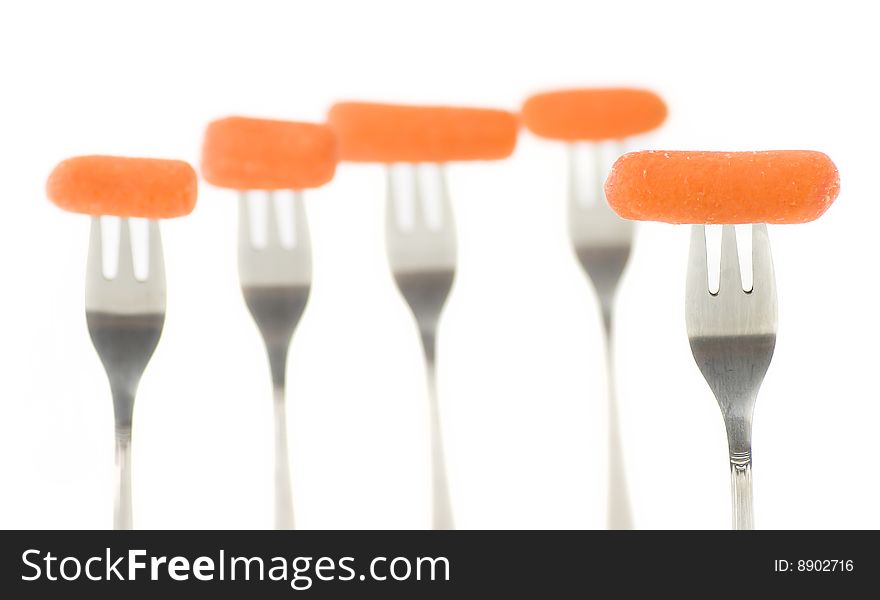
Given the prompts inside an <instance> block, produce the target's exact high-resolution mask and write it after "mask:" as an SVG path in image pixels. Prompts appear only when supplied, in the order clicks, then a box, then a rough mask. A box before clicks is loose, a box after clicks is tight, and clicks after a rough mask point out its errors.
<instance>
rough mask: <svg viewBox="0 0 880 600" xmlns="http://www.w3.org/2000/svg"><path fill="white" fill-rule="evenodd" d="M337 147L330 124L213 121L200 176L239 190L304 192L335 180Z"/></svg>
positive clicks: (272, 121) (243, 118)
mask: <svg viewBox="0 0 880 600" xmlns="http://www.w3.org/2000/svg"><path fill="white" fill-rule="evenodd" d="M336 163H337V148H336V139H335V137H334V135H333V132H332V131H331V130H330V128H329V127H327V126H326V125H319V124H317V123H297V122H293V121H274V120H269V119H251V118H246V117H228V118H226V119H220V120H218V121H214V122H213V123H211V124H209V125H208V128H207V130H206V131H205V141H204V145H203V146H202V175H203V176H204V178H205V180H206V181H208V183H211V184H214V185H216V186H219V187H224V188H231V189H236V190H283V189H291V190H301V189H306V188H314V187H319V186H322V185H324V184H325V183H327V182H328V181H330V180H331V179H333V175H334V173H335V172H336Z"/></svg>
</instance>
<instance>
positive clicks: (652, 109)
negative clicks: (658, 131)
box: [522, 88, 667, 142]
mask: <svg viewBox="0 0 880 600" xmlns="http://www.w3.org/2000/svg"><path fill="white" fill-rule="evenodd" d="M666 113H667V111H666V104H665V103H664V102H663V100H662V99H661V98H660V96H658V95H657V94H655V93H653V92H649V91H647V90H638V89H629V88H596V89H577V90H560V91H556V92H546V93H543V94H536V95H534V96H532V97H530V98H529V99H527V100H526V101H525V104H523V108H522V117H523V123H524V124H525V126H526V127H527V128H528V129H529V130H530V131H531V132H532V133H534V134H535V135H537V136H540V137H544V138H550V139H554V140H565V141H569V142H575V141H594V142H595V141H600V140H611V139H622V138H625V137H628V136H631V135H636V134H639V133H645V132H646V131H650V130H652V129H655V128H657V127H659V126H660V124H661V123H663V121H665V120H666Z"/></svg>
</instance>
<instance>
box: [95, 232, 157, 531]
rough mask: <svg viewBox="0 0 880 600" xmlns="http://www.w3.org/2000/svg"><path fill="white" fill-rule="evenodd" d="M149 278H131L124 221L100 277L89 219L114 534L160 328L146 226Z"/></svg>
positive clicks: (124, 516)
mask: <svg viewBox="0 0 880 600" xmlns="http://www.w3.org/2000/svg"><path fill="white" fill-rule="evenodd" d="M148 231H149V233H148V236H149V237H148V243H149V254H148V257H149V274H148V276H147V278H146V279H145V280H143V281H139V280H138V279H136V278H135V274H134V261H133V257H132V249H131V233H130V227H129V221H128V219H121V220H120V230H119V261H118V265H119V266H118V267H117V273H116V276H115V277H114V278H113V279H108V278H106V277H105V276H104V268H103V264H102V257H103V244H102V241H101V237H102V236H101V220H100V217H92V223H91V233H90V236H89V255H88V263H87V267H86V302H85V306H86V323H87V324H88V328H89V335H90V336H91V338H92V343H93V344H94V346H95V350H96V351H97V353H98V356H99V357H100V359H101V362H102V363H103V364H104V370H105V371H106V372H107V378H108V379H109V381H110V392H111V394H112V396H113V414H114V417H115V421H116V497H115V503H114V511H113V526H114V528H115V529H131V528H132V509H131V429H132V427H131V426H132V416H133V413H134V398H135V394H136V392H137V388H138V383H139V382H140V379H141V376H142V375H143V372H144V370H145V369H146V367H147V363H149V361H150V357H152V355H153V352H154V351H155V349H156V346H157V344H158V343H159V337H160V336H161V335H162V327H163V325H164V324H165V264H164V261H163V258H162V239H161V236H160V234H159V223H158V222H157V221H150V222H149V225H148Z"/></svg>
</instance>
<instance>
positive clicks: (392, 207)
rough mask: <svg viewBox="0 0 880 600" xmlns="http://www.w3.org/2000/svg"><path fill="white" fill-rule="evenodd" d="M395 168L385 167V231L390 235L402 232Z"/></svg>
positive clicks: (391, 166)
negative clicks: (395, 183) (398, 213)
mask: <svg viewBox="0 0 880 600" xmlns="http://www.w3.org/2000/svg"><path fill="white" fill-rule="evenodd" d="M393 169H394V167H393V165H388V166H387V167H385V231H386V232H387V233H389V234H391V233H397V232H398V231H399V230H400V220H399V219H398V215H397V212H398V211H397V203H398V202H399V198H398V194H397V192H396V191H395V185H394V171H393Z"/></svg>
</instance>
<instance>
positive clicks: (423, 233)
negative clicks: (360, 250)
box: [385, 165, 456, 529]
mask: <svg viewBox="0 0 880 600" xmlns="http://www.w3.org/2000/svg"><path fill="white" fill-rule="evenodd" d="M397 166H398V167H403V168H406V169H408V170H409V172H410V173H409V174H410V175H411V176H412V182H413V187H412V195H411V197H410V200H411V206H412V214H413V223H412V227H410V228H406V227H403V226H402V224H401V222H400V218H399V217H400V213H401V212H402V211H401V208H402V206H401V205H402V203H403V202H404V199H403V198H401V197H399V195H398V194H396V193H395V186H394V181H393V172H392V169H393V166H391V165H389V167H388V169H387V194H388V196H387V207H386V211H385V223H386V226H385V239H386V248H387V252H388V262H389V264H390V267H391V272H392V274H393V276H394V280H395V282H396V283H397V287H398V289H399V290H400V293H401V295H402V296H403V298H404V300H406V302H407V304H408V305H409V307H410V309H411V310H412V313H413V316H414V317H415V320H416V324H417V325H418V328H419V334H420V336H421V340H422V349H423V350H424V353H425V365H426V371H427V380H428V401H429V406H428V409H429V421H430V440H431V482H432V494H433V497H432V527H433V529H452V528H453V519H452V503H451V500H450V497H449V482H448V479H447V474H446V464H445V459H444V452H443V436H442V429H441V425H440V407H439V405H438V400H437V379H436V364H437V363H436V344H437V323H438V321H439V319H440V313H441V312H442V311H443V306H444V305H445V303H446V299H447V297H448V296H449V292H450V290H451V288H452V282H453V280H454V279H455V263H456V241H455V223H454V221H453V217H452V206H451V203H450V200H449V194H448V189H447V185H446V173H445V170H444V167H443V165H436V167H437V169H438V177H437V183H436V185H437V190H436V191H437V193H438V194H437V195H438V197H439V201H440V214H439V219H438V221H439V222H437V223H433V224H431V223H429V219H428V218H427V214H426V210H425V204H426V198H425V197H424V194H423V193H422V191H423V190H422V188H421V185H420V183H419V177H418V175H419V174H418V172H417V167H416V166H415V165H397Z"/></svg>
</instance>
